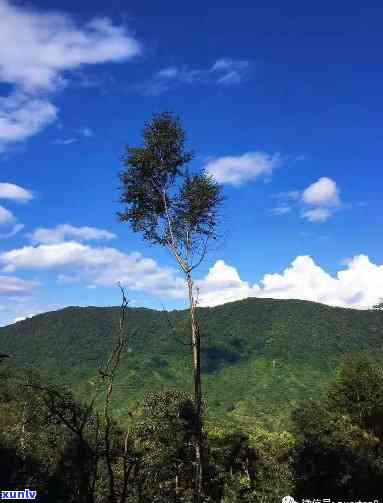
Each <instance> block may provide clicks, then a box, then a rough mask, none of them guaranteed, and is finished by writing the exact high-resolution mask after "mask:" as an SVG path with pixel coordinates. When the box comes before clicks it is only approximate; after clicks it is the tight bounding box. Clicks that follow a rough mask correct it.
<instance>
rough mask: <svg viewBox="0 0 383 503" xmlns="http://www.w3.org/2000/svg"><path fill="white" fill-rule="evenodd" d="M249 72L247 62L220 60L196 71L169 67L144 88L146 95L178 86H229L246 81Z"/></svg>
mask: <svg viewBox="0 0 383 503" xmlns="http://www.w3.org/2000/svg"><path fill="white" fill-rule="evenodd" d="M249 70H250V63H249V61H244V60H235V59H230V58H222V59H219V60H217V61H216V62H215V63H213V64H212V65H211V66H210V67H209V68H204V69H201V68H199V69H196V68H194V69H193V68H189V67H187V66H169V67H167V68H163V69H162V70H160V71H159V72H157V73H156V74H155V75H154V77H153V78H152V80H151V81H150V82H149V83H147V84H146V85H145V86H144V91H145V93H147V94H153V95H156V94H161V93H163V92H165V91H168V90H170V89H172V88H173V87H175V86H177V85H179V84H196V83H206V84H209V83H210V84H218V85H221V86H231V85H235V84H240V83H241V82H243V81H244V80H246V78H247V76H248V73H249Z"/></svg>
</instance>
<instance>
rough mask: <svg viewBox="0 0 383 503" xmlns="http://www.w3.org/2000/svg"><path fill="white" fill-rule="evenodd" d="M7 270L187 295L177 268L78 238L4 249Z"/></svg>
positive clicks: (1, 260) (173, 295) (0, 259)
mask: <svg viewBox="0 0 383 503" xmlns="http://www.w3.org/2000/svg"><path fill="white" fill-rule="evenodd" d="M0 264H2V265H3V271H4V272H8V273H12V272H14V271H16V270H59V271H60V274H61V275H62V274H65V272H66V271H70V273H71V275H72V276H73V274H77V275H80V276H81V278H82V279H83V280H84V281H88V282H90V283H91V284H92V285H100V286H115V285H116V284H117V283H118V282H120V283H121V284H123V285H125V286H127V288H129V289H131V290H137V291H147V292H151V293H153V294H154V295H159V296H164V297H167V298H183V297H184V295H185V284H184V281H183V279H182V278H180V277H178V276H177V274H176V273H175V271H173V270H172V269H169V268H163V267H160V266H159V265H158V264H157V263H156V262H155V261H154V260H152V259H150V258H145V257H143V256H142V255H141V254H140V253H135V252H134V253H130V254H125V253H122V252H120V251H118V250H116V249H115V248H101V247H91V246H87V245H84V244H81V243H77V242H75V241H67V242H64V243H57V244H41V245H38V246H25V247H23V248H17V249H14V250H10V251H8V252H3V253H0Z"/></svg>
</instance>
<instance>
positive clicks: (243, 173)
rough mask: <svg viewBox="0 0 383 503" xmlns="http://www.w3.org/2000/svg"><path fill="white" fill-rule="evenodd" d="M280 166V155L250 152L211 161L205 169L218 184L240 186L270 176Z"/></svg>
mask: <svg viewBox="0 0 383 503" xmlns="http://www.w3.org/2000/svg"><path fill="white" fill-rule="evenodd" d="M280 165H281V158H280V156H279V155H278V154H275V155H269V154H266V153H265V152H248V153H246V154H243V155H239V156H226V157H218V158H216V159H211V160H209V161H208V162H207V163H206V165H205V166H204V167H205V170H206V171H207V173H209V174H210V175H212V176H213V177H214V178H215V179H216V180H217V182H219V183H226V184H229V185H234V186H239V185H242V184H243V183H245V182H248V181H250V180H256V179H257V178H260V177H268V176H270V175H271V174H272V172H273V171H274V170H275V169H276V168H277V167H279V166H280Z"/></svg>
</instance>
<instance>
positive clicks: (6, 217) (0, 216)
mask: <svg viewBox="0 0 383 503" xmlns="http://www.w3.org/2000/svg"><path fill="white" fill-rule="evenodd" d="M15 221H16V218H15V216H14V215H13V213H12V212H11V211H9V210H7V209H6V208H4V207H3V206H0V225H5V224H12V223H14V222H15Z"/></svg>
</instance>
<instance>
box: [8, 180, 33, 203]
mask: <svg viewBox="0 0 383 503" xmlns="http://www.w3.org/2000/svg"><path fill="white" fill-rule="evenodd" d="M0 199H10V200H12V201H16V202H20V203H26V202H28V201H30V200H31V199H33V194H32V192H30V191H29V190H26V189H23V187H20V186H19V185H15V184H13V183H0Z"/></svg>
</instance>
